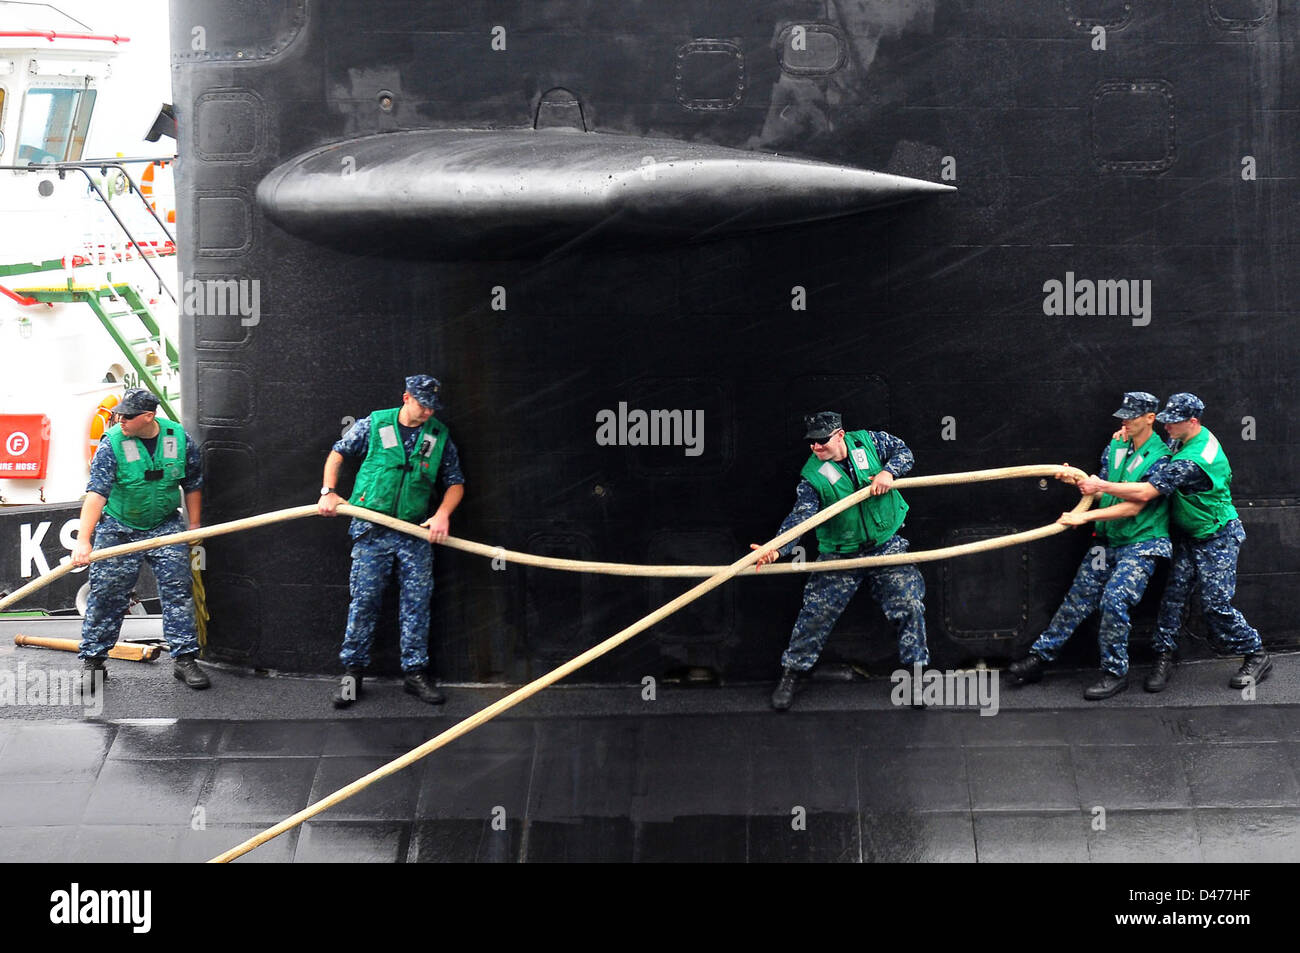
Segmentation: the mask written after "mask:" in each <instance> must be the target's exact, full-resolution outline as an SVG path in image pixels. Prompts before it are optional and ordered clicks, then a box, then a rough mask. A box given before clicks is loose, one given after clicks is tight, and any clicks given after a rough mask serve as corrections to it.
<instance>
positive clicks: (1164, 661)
mask: <svg viewBox="0 0 1300 953" xmlns="http://www.w3.org/2000/svg"><path fill="white" fill-rule="evenodd" d="M1173 676H1174V653H1173V652H1161V653H1159V654H1158V655H1157V656H1156V667H1155V668H1153V669H1152V670H1151V674H1150V675H1148V676H1147V678H1146V681H1145V682H1143V683H1142V687H1143V688H1145V689H1146V690H1147V691H1149V692H1163V691H1164V690H1165V686H1166V685H1168V684H1169V679H1171V678H1173Z"/></svg>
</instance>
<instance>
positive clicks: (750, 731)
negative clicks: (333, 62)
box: [0, 627, 1300, 863]
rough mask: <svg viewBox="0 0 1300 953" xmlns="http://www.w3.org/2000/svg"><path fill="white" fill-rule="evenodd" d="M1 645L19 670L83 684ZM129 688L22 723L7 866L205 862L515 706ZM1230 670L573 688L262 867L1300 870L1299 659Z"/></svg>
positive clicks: (163, 670)
mask: <svg viewBox="0 0 1300 953" xmlns="http://www.w3.org/2000/svg"><path fill="white" fill-rule="evenodd" d="M0 628H5V627H0ZM5 642H6V643H7V644H6V645H4V646H2V647H0V672H6V671H7V672H17V671H18V666H19V665H20V664H22V665H25V666H26V668H27V670H31V669H32V668H33V667H34V666H37V665H43V666H47V667H50V668H54V667H64V668H68V667H73V666H75V664H76V660H75V658H74V657H72V656H71V655H63V654H61V653H53V652H48V651H40V650H32V649H15V648H14V647H13V646H12V637H11V635H10V636H9V637H6V639H5ZM110 666H111V672H112V681H111V682H110V683H109V686H108V696H107V704H106V706H105V708H104V710H103V712H102V713H101V714H99V715H98V717H96V718H90V719H87V718H80V717H77V716H78V715H79V714H80V712H79V710H77V709H69V708H53V707H48V706H39V705H26V706H10V707H5V708H0V718H2V719H3V720H0V859H3V860H9V861H74V862H81V861H113V862H129V861H158V860H169V861H200V860H205V859H207V858H209V857H211V856H213V855H215V854H217V853H219V852H221V851H222V850H225V849H226V848H229V847H231V846H233V845H235V844H237V843H239V842H240V841H242V840H244V839H245V838H247V837H249V836H251V835H252V834H255V833H257V832H258V831H260V830H262V829H263V828H265V827H267V826H269V825H270V824H272V823H275V822H277V821H279V820H281V819H283V818H284V817H286V816H288V815H290V814H292V813H294V812H295V811H297V810H300V809H301V808H303V807H304V806H305V805H307V804H308V803H309V802H311V801H314V800H317V799H319V798H320V797H322V796H324V795H326V794H328V793H330V792H332V791H334V790H335V789H337V788H339V787H342V786H343V785H344V784H346V783H348V782H350V781H352V780H354V779H355V778H357V777H360V776H361V775H363V774H365V773H367V772H368V771H370V770H372V769H374V768H375V767H378V766H379V765H380V764H382V763H384V762H385V761H387V760H390V759H392V758H394V757H396V756H398V755H400V754H402V753H404V752H405V751H407V750H408V749H410V748H412V747H415V746H416V745H418V744H419V743H421V742H422V741H424V740H426V739H427V738H429V737H432V736H433V735H435V734H437V733H438V732H439V731H441V730H443V729H444V728H446V727H448V726H450V725H451V724H453V723H454V722H455V721H456V720H459V718H461V717H464V716H466V715H468V714H470V713H472V712H473V711H476V710H478V709H479V708H481V707H483V706H484V705H485V704H487V703H489V702H490V701H491V700H494V699H495V698H498V697H500V696H501V695H502V694H504V690H503V689H500V688H496V687H493V688H483V687H459V688H457V687H453V688H451V689H450V696H451V697H450V701H449V703H448V705H447V706H445V710H435V709H431V708H428V707H427V706H423V705H421V704H420V703H419V702H417V701H416V700H415V699H413V698H411V697H410V696H407V695H405V694H403V693H402V692H401V689H400V686H399V684H398V683H396V682H395V681H388V682H380V683H378V684H375V685H371V684H370V683H368V688H369V689H370V692H369V694H368V695H367V697H366V698H365V699H364V700H363V701H362V702H361V703H359V704H358V705H356V706H354V708H352V709H350V710H348V711H347V712H337V711H335V710H334V709H333V708H332V707H330V705H329V703H328V696H329V693H330V691H331V689H332V683H331V682H328V681H326V680H323V679H308V678H304V679H289V678H265V677H255V676H247V675H238V674H235V673H231V672H225V671H222V670H220V669H213V668H209V671H210V672H211V673H212V677H213V688H212V689H211V690H209V691H207V692H192V691H189V690H188V689H186V688H185V687H184V686H182V685H181V684H180V683H179V682H177V681H175V680H174V679H173V678H172V677H171V671H170V668H171V666H170V663H168V662H161V663H154V664H152V665H144V664H137V663H129V662H116V663H110ZM1233 671H1235V664H1234V663H1233V662H1232V661H1230V660H1219V661H1213V662H1201V663H1195V664H1189V665H1184V666H1181V667H1180V668H1179V669H1178V670H1177V672H1176V676H1175V680H1174V682H1173V684H1172V686H1171V688H1170V689H1169V690H1168V691H1167V692H1165V693H1164V694H1163V695H1160V696H1152V695H1148V694H1146V693H1145V692H1143V691H1142V690H1141V688H1140V687H1139V686H1138V685H1136V684H1135V685H1134V687H1133V688H1131V689H1130V690H1129V691H1128V692H1126V693H1124V694H1121V695H1119V696H1117V697H1115V698H1113V699H1109V700H1107V701H1105V702H1101V703H1088V702H1084V701H1083V700H1082V698H1081V696H1080V692H1081V688H1082V686H1083V685H1084V684H1086V682H1087V680H1088V678H1089V677H1090V674H1091V673H1083V672H1072V673H1059V674H1053V675H1052V676H1050V677H1049V678H1048V679H1047V680H1046V681H1045V682H1044V683H1043V684H1042V685H1038V686H1030V687H1027V688H1023V689H1018V690H1013V689H1010V688H1006V687H1004V688H1003V689H1002V691H1001V692H1000V699H999V700H1000V710H999V712H998V713H997V714H996V715H995V716H992V717H989V716H981V715H979V713H978V712H977V711H976V710H975V709H951V708H948V709H944V708H939V709H929V710H925V711H913V710H908V709H900V708H896V707H894V706H893V705H892V704H891V703H890V700H889V691H890V685H889V683H888V681H886V680H882V679H876V680H859V681H856V682H852V683H834V682H814V683H811V684H806V685H805V686H803V689H802V691H801V693H800V694H799V695H798V696H797V698H796V703H795V707H794V709H793V710H791V711H790V712H787V713H785V714H777V713H774V712H771V711H769V710H768V709H767V707H766V706H767V696H768V693H769V692H770V690H771V686H770V685H739V686H730V687H722V688H703V689H699V688H697V689H687V688H679V687H673V686H670V685H662V684H661V685H659V686H658V688H657V693H656V698H655V700H653V701H647V700H645V699H643V697H642V688H641V686H639V685H638V686H628V687H623V688H618V687H614V688H611V687H582V686H575V687H562V686H560V687H556V688H553V689H550V690H548V691H547V692H546V693H544V694H543V695H542V696H539V697H537V698H535V699H533V700H530V701H528V702H525V703H524V704H523V705H522V706H521V707H520V708H518V709H515V710H514V711H512V712H508V713H507V714H505V715H503V716H501V717H500V718H498V719H497V720H496V721H494V722H492V723H490V724H488V725H486V726H484V727H482V728H480V729H478V730H477V731H475V732H472V733H471V734H469V735H468V736H466V737H464V738H461V739H459V740H457V741H455V742H452V743H451V744H450V745H449V746H448V747H447V748H445V749H443V750H441V751H438V752H435V753H434V754H432V755H430V756H429V757H428V758H426V759H425V760H424V761H422V762H420V763H418V764H417V765H415V766H413V767H411V768H408V769H407V770H406V771H404V772H402V773H400V774H398V775H396V776H395V777H392V778H388V779H385V780H384V781H382V782H379V783H378V784H377V785H375V786H373V787H371V788H370V789H368V790H367V791H365V792H363V793H362V794H360V795H358V796H357V797H355V798H353V799H351V800H349V801H347V802H345V803H344V804H342V805H340V806H338V807H335V808H333V809H331V810H329V811H327V812H325V813H324V814H322V815H321V816H320V817H319V818H317V819H316V820H313V821H310V822H308V823H307V824H306V825H305V826H303V827H302V828H301V829H299V830H295V831H293V832H290V833H288V834H285V835H283V836H282V837H280V838H277V839H276V840H274V841H272V842H270V843H269V844H267V845H265V846H263V847H261V848H259V849H257V850H256V851H254V852H253V853H252V854H250V855H249V856H248V857H246V858H244V859H245V860H248V861H267V862H286V861H349V862H356V861H374V862H384V863H392V862H425V861H502V862H513V861H590V860H613V861H700V860H721V861H862V862H874V861H961V862H965V861H1024V860H1051V861H1103V862H1104V861H1132V860H1140V861H1152V860H1155V861H1261V860H1274V861H1294V860H1297V859H1300V707H1298V706H1296V705H1294V704H1292V703H1291V702H1292V701H1293V700H1294V699H1296V698H1297V692H1296V687H1297V681H1300V656H1294V655H1292V656H1284V657H1277V668H1276V669H1275V672H1274V673H1273V675H1272V676H1271V677H1270V678H1269V679H1268V680H1267V681H1265V682H1264V684H1263V685H1261V686H1260V688H1259V691H1258V698H1257V699H1256V700H1254V701H1245V700H1242V699H1241V697H1240V693H1239V692H1233V691H1231V690H1229V689H1228V688H1227V687H1226V680H1227V678H1228V676H1229V675H1230V674H1231V673H1232V672H1233ZM1140 673H1141V670H1139V674H1140ZM1098 809H1104V828H1103V827H1102V825H1101V824H1100V823H1099V821H1100V819H1102V818H1103V815H1102V813H1101V812H1100V811H1099V810H1098ZM800 821H802V823H800Z"/></svg>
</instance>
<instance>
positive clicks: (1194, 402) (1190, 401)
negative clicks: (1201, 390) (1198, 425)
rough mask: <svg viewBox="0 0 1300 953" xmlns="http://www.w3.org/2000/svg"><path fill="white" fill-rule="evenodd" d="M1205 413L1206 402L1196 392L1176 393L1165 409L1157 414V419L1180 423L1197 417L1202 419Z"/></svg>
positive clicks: (1165, 422) (1168, 422)
mask: <svg viewBox="0 0 1300 953" xmlns="http://www.w3.org/2000/svg"><path fill="white" fill-rule="evenodd" d="M1203 413H1205V404H1203V403H1201V398H1199V397H1197V396H1196V395H1195V394H1187V393H1183V394H1174V395H1173V396H1172V397H1170V398H1169V402H1168V403H1166V404H1165V409H1164V410H1162V411H1160V413H1158V414H1156V420H1158V421H1160V422H1161V423H1162V424H1179V423H1182V422H1183V421H1184V420H1191V419H1192V418H1193V417H1195V418H1196V419H1197V420H1200V419H1201V414H1203Z"/></svg>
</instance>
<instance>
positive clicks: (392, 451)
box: [348, 407, 447, 523]
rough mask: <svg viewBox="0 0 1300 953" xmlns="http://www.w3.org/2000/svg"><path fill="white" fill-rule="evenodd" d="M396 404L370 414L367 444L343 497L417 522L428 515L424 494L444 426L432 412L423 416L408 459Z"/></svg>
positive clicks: (432, 478) (432, 481)
mask: <svg viewBox="0 0 1300 953" xmlns="http://www.w3.org/2000/svg"><path fill="white" fill-rule="evenodd" d="M399 410H401V408H400V407H394V408H392V409H390V410H376V411H375V412H374V413H373V414H371V415H370V447H369V449H368V450H366V458H365V460H363V461H361V469H359V470H358V471H357V481H356V485H355V486H353V488H352V497H351V498H350V499H349V500H348V502H349V503H351V504H352V505H353V506H364V507H365V508H366V509H368V510H375V511H376V512H379V513H386V514H387V515H389V516H396V517H397V518H398V519H400V520H406V522H408V523H422V522H424V520H425V519H427V518H428V516H429V498H430V497H431V496H432V495H433V491H434V487H435V486H437V482H438V464H439V463H441V462H442V452H443V450H445V449H446V447H447V428H446V427H445V426H443V424H442V423H441V422H440V421H438V420H437V418H434V417H430V418H429V419H428V420H426V421H425V422H424V426H423V427H421V428H420V434H419V436H418V438H417V439H416V443H415V451H414V453H412V454H411V456H410V458H409V459H408V458H407V456H406V447H405V446H404V445H403V444H402V432H401V431H400V430H398V424H397V413H398V411H399Z"/></svg>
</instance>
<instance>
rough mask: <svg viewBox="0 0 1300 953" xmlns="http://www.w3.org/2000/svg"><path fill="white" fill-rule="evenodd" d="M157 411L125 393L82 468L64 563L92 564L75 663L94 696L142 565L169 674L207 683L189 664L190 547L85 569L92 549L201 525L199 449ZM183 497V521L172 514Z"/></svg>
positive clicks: (154, 403)
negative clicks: (153, 591) (158, 616)
mask: <svg viewBox="0 0 1300 953" xmlns="http://www.w3.org/2000/svg"><path fill="white" fill-rule="evenodd" d="M157 408H158V398H157V397H155V396H154V395H153V394H151V393H150V392H149V391H147V390H145V389H144V388H140V387H136V388H131V389H128V390H127V391H126V393H124V394H123V395H122V402H121V403H120V404H118V407H117V414H118V417H119V421H120V422H119V423H117V424H116V425H114V426H113V427H110V428H109V430H108V432H107V433H106V434H104V436H103V438H102V439H101V440H100V441H99V447H98V448H97V449H96V450H95V456H94V457H93V458H92V459H91V462H90V481H89V483H87V485H86V498H85V500H84V501H83V502H82V504H81V525H80V528H79V529H78V532H77V546H76V548H75V549H74V550H73V553H72V562H73V564H74V565H77V566H85V565H89V566H90V597H89V599H88V601H87V605H86V618H85V621H84V622H83V623H82V627H81V647H80V650H79V651H78V653H77V654H78V656H79V657H80V658H81V659H82V660H83V661H82V665H83V673H82V676H83V680H84V684H85V685H86V686H87V687H88V688H90V689H92V690H93V689H94V688H95V682H96V678H97V677H98V679H99V681H100V682H101V683H102V681H103V680H104V679H107V678H108V673H107V670H106V669H105V667H104V662H105V660H106V659H107V658H108V651H109V649H111V648H112V647H113V645H114V644H115V643H116V642H117V637H118V635H119V634H120V633H121V631H122V617H123V616H124V615H125V614H126V610H127V605H128V603H129V600H130V597H131V589H132V587H134V586H135V583H136V579H137V578H138V577H139V575H140V559H141V557H143V558H144V559H145V560H146V561H148V563H149V566H150V568H152V569H153V574H154V576H155V577H156V578H157V580H158V598H159V600H160V601H161V602H162V622H163V636H164V637H165V638H166V639H167V644H168V646H170V648H171V655H172V659H173V663H172V670H173V674H175V676H176V677H177V678H178V679H181V680H182V681H183V682H185V684H186V685H188V686H189V687H190V688H198V689H201V688H207V687H208V686H209V685H210V684H211V683H210V681H209V679H208V676H207V675H206V674H204V672H203V670H202V669H201V668H199V666H198V663H197V661H196V659H197V657H198V652H199V635H198V629H197V627H196V625H195V622H194V598H193V575H192V570H191V568H190V548H189V546H187V545H185V544H184V543H177V544H175V545H171V546H163V547H160V548H158V549H150V550H146V551H144V552H143V553H129V554H127V555H125V556H114V557H113V558H112V559H101V560H97V561H95V562H94V563H91V562H90V553H91V543H92V541H93V543H94V549H97V550H98V549H107V548H108V547H110V546H120V545H122V544H124V543H134V542H138V541H140V540H146V539H154V538H156V537H158V536H166V535H169V534H171V533H183V532H185V530H186V529H187V528H188V529H198V528H199V526H200V515H201V509H202V502H203V471H202V467H201V465H200V463H199V448H198V444H197V443H195V441H194V440H192V439H190V436H189V434H188V433H186V432H185V428H183V427H182V426H181V425H180V424H178V423H176V422H175V421H172V420H167V419H165V418H164V419H159V418H158V415H157ZM182 492H183V493H184V497H185V510H186V513H187V514H188V520H186V519H183V518H182V516H181V513H180V511H179V507H180V503H181V494H182ZM187 524H188V526H187Z"/></svg>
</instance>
